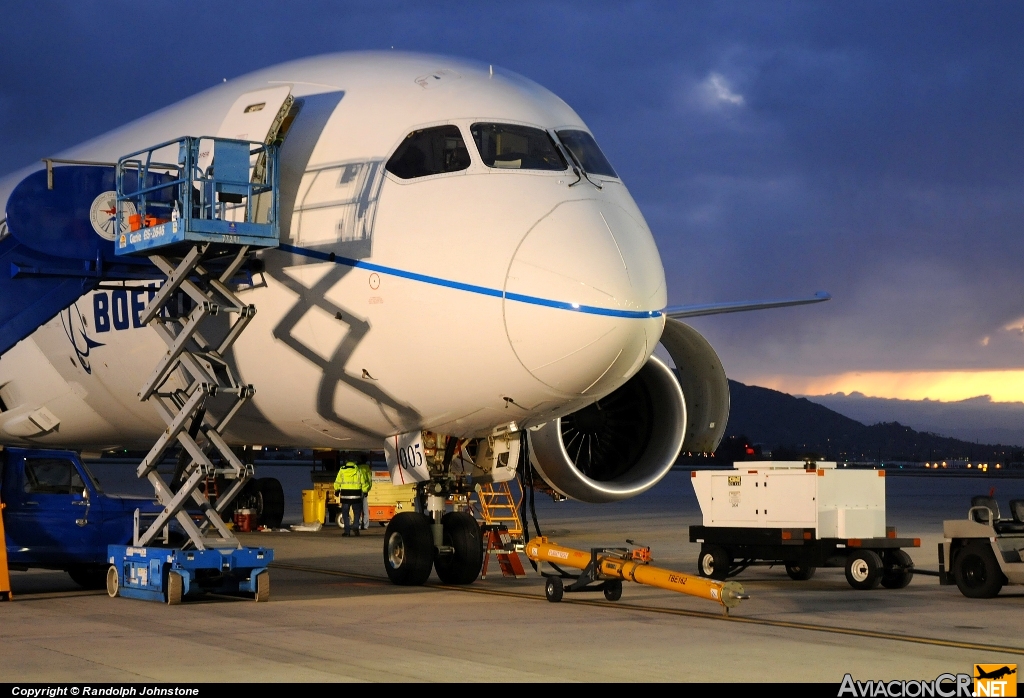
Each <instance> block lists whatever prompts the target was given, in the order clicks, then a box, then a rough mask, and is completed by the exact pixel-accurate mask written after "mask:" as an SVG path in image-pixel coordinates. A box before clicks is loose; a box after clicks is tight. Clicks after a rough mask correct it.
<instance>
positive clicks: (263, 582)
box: [255, 572, 270, 603]
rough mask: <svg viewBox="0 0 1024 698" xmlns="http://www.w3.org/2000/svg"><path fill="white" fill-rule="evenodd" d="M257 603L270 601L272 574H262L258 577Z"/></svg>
mask: <svg viewBox="0 0 1024 698" xmlns="http://www.w3.org/2000/svg"><path fill="white" fill-rule="evenodd" d="M255 598H256V603H263V602H264V601H270V572H260V573H259V575H258V576H257V577H256V597H255Z"/></svg>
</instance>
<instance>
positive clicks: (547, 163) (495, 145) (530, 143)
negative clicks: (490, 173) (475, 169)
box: [470, 124, 568, 172]
mask: <svg viewBox="0 0 1024 698" xmlns="http://www.w3.org/2000/svg"><path fill="white" fill-rule="evenodd" d="M470 131H472V133H473V140H475V141H476V147H477V150H479V151H480V159H481V160H483V161H484V164H485V165H487V166H488V167H496V168H499V169H507V170H557V171H559V172H560V171H562V170H565V169H567V168H568V164H567V163H566V162H565V158H563V157H562V154H561V153H559V152H558V148H557V147H555V144H554V142H553V141H552V140H551V136H549V135H548V134H547V133H545V132H544V131H542V130H541V129H539V128H529V127H528V126H514V125H512V124H473V125H472V126H471V127H470Z"/></svg>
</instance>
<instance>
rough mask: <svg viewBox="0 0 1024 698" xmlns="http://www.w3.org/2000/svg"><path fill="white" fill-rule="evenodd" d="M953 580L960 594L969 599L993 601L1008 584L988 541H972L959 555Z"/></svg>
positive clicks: (954, 566) (956, 559)
mask: <svg viewBox="0 0 1024 698" xmlns="http://www.w3.org/2000/svg"><path fill="white" fill-rule="evenodd" d="M953 579H955V580H956V587H957V589H959V590H960V593H961V594H963V595H964V596H966V597H967V598H969V599H991V598H992V597H993V596H995V595H996V594H998V593H999V590H1000V589H1002V588H1003V584H1005V583H1006V577H1004V576H1003V571H1002V570H1001V569H999V562H998V561H997V560H996V556H995V554H994V553H993V552H992V546H991V545H989V542H988V541H987V540H974V541H971V542H970V543H968V544H967V545H966V546H965V547H964V548H963V549H962V550H961V551H960V552H959V553H957V556H956V558H955V561H954V562H953Z"/></svg>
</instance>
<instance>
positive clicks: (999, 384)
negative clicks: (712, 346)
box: [740, 370, 1024, 402]
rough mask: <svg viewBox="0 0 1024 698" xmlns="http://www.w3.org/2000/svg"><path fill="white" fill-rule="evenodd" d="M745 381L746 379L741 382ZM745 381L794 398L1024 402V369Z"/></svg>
mask: <svg viewBox="0 0 1024 698" xmlns="http://www.w3.org/2000/svg"><path fill="white" fill-rule="evenodd" d="M740 380H743V379H740ZM743 382H746V383H751V384H753V385H760V386H764V387H766V388H772V389H773V390H781V391H782V392H785V393H790V394H791V395H826V394H828V393H852V392H860V393H863V394H864V395H867V396H868V397H884V398H900V399H903V400H924V399H929V400H942V401H944V402H951V401H955V400H965V399H967V398H971V397H977V396H979V395H989V396H991V398H992V399H993V400H994V401H996V402H1020V401H1024V370H1011V371H917V372H895V371H891V372H890V371H870V372H861V373H839V374H835V375H831V376H786V375H781V376H780V375H774V376H771V375H769V376H756V377H752V378H750V379H749V380H744V381H743Z"/></svg>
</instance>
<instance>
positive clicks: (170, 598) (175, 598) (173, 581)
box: [167, 572, 185, 606]
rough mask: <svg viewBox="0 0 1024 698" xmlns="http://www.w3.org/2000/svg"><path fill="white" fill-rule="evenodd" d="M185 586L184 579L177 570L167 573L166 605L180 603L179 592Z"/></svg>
mask: <svg viewBox="0 0 1024 698" xmlns="http://www.w3.org/2000/svg"><path fill="white" fill-rule="evenodd" d="M184 587H185V580H183V579H182V578H181V575H180V574H178V573H177V572H168V573H167V605H168V606H177V605H178V604H180V603H181V593H182V591H183V590H184Z"/></svg>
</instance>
